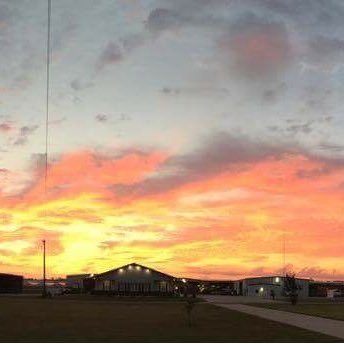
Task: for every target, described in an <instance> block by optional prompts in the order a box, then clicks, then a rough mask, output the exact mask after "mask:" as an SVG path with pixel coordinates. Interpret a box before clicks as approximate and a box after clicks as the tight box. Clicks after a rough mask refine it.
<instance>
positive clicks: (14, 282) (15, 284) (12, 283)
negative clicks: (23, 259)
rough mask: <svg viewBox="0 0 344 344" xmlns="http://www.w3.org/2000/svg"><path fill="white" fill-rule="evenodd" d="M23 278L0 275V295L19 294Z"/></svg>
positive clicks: (21, 289)
mask: <svg viewBox="0 0 344 344" xmlns="http://www.w3.org/2000/svg"><path fill="white" fill-rule="evenodd" d="M23 281H24V279H23V276H17V275H10V274H0V293H21V292H22V291H23Z"/></svg>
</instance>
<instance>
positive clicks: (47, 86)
mask: <svg viewBox="0 0 344 344" xmlns="http://www.w3.org/2000/svg"><path fill="white" fill-rule="evenodd" d="M50 21H51V0H48V31H47V61H46V63H47V83H46V113H45V171H44V197H45V201H46V195H47V182H48V138H49V86H50V73H49V72H50ZM42 242H43V293H42V296H43V297H46V296H47V290H46V269H45V240H42Z"/></svg>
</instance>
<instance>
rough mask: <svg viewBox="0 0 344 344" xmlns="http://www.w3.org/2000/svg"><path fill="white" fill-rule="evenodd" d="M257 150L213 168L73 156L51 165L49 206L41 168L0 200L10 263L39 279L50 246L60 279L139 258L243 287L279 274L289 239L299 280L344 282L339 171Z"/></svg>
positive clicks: (200, 157) (198, 161)
mask: <svg viewBox="0 0 344 344" xmlns="http://www.w3.org/2000/svg"><path fill="white" fill-rule="evenodd" d="M236 143H237V145H236V147H238V143H240V142H238V141H237V142H236ZM221 144H223V142H222V143H221ZM252 147H253V145H252V146H251V145H247V144H245V145H243V146H242V151H244V153H242V154H239V153H236V152H235V151H233V150H232V151H231V152H230V156H228V157H226V156H225V155H223V154H225V152H224V153H222V152H221V155H219V156H218V157H217V158H215V157H214V156H213V155H211V156H209V148H208V151H207V152H208V153H207V154H203V153H200V152H198V153H197V155H193V156H190V157H187V156H185V157H183V158H180V157H179V158H175V157H167V155H166V154H164V153H160V152H151V153H148V152H146V153H140V152H135V151H128V152H125V153H122V154H121V155H118V156H110V155H98V154H95V153H94V152H89V151H81V152H74V153H69V154H66V155H64V156H62V157H61V158H59V159H58V160H56V161H53V162H52V163H51V164H50V166H49V174H48V177H49V178H48V183H47V188H48V196H47V197H46V198H44V197H43V196H44V193H43V191H44V175H43V174H42V167H41V166H40V164H39V163H38V164H37V167H36V168H35V169H34V176H35V178H34V182H33V183H32V185H31V187H30V188H27V189H26V190H24V191H23V192H22V193H21V194H20V195H17V196H15V197H13V196H11V197H9V196H5V195H2V196H1V197H2V198H1V204H2V210H1V214H2V215H1V216H2V218H3V222H2V224H0V231H1V233H2V236H1V241H0V250H1V252H3V253H5V255H4V257H5V258H4V259H5V260H4V261H2V264H3V266H7V267H8V268H9V269H11V271H13V270H15V271H16V272H22V273H25V274H27V275H38V274H39V273H40V271H41V266H40V264H41V261H40V259H39V252H40V248H39V247H38V246H37V245H38V243H39V242H40V240H41V239H42V238H45V239H46V240H47V242H48V247H49V250H48V255H49V268H50V270H49V273H50V274H51V275H55V276H56V275H61V274H66V273H69V272H70V273H72V272H79V271H87V270H90V271H91V272H100V271H102V270H106V269H108V268H111V267H113V266H117V265H120V264H124V263H127V262H128V261H134V260H136V261H140V262H142V263H145V264H147V265H150V266H152V267H155V268H158V269H162V270H166V271H168V272H170V273H172V274H176V275H179V276H182V275H183V276H190V277H202V278H204V277H207V278H230V277H231V278H235V277H240V276H244V275H253V274H262V273H276V272H280V271H281V270H282V268H283V267H282V262H283V256H282V247H283V241H284V242H285V247H286V257H285V261H286V263H287V264H288V265H289V267H292V268H293V269H294V270H295V271H296V272H298V273H299V274H300V275H304V276H305V277H314V278H316V277H319V278H320V277H321V278H325V276H328V275H331V274H332V275H333V272H332V271H333V269H335V270H336V272H335V274H334V275H333V276H335V277H337V278H340V276H343V275H344V271H343V270H342V268H341V267H342V266H343V264H342V263H343V255H342V247H341V242H340V240H339V238H340V237H341V236H342V235H343V229H344V216H343V211H342V210H343V209H342V204H343V188H340V185H342V182H343V180H342V176H343V166H342V164H341V163H335V162H331V161H328V160H326V159H323V158H315V157H311V156H308V155H307V154H304V153H302V152H299V153H294V154H292V153H283V151H280V150H279V149H277V150H276V149H271V148H269V147H265V146H262V145H261V146H260V147H259V152H258V153H257V154H258V157H257V155H256V153H255V152H256V150H253V151H252V152H253V153H252V152H250V150H251V149H252ZM214 151H215V152H216V149H215V147H214ZM264 151H265V152H266V153H263V154H262V152H264ZM219 154H220V153H219ZM209 159H210V160H209ZM224 161H225V163H224ZM203 164H204V166H206V167H205V168H201V166H202V165H203ZM147 181H149V182H147ZM164 183H166V184H164ZM34 243H36V246H35V244H34ZM4 264H5V265H4Z"/></svg>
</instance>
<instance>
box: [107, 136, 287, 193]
mask: <svg viewBox="0 0 344 344" xmlns="http://www.w3.org/2000/svg"><path fill="white" fill-rule="evenodd" d="M287 151H289V152H292V151H293V149H292V148H291V147H289V148H286V147H283V146H280V145H278V144H268V143H265V142H263V141H255V140H251V139H249V138H247V137H242V136H235V135H231V134H229V133H225V132H220V133H217V134H216V135H212V136H210V137H208V139H207V141H206V142H205V143H204V144H203V145H202V146H201V147H200V148H199V149H197V150H195V151H193V152H191V153H189V154H186V155H183V156H174V157H171V158H170V159H168V160H167V161H166V162H165V163H164V164H163V165H162V168H161V170H160V172H161V175H160V176H157V177H152V178H148V179H146V180H144V181H143V182H141V183H138V184H133V185H130V186H123V185H113V186H112V187H111V189H112V190H113V191H114V192H115V193H120V194H123V195H128V193H129V194H130V193H134V194H139V195H145V194H159V193H163V192H166V191H169V190H171V189H174V188H178V187H179V186H181V185H183V184H186V183H189V182H193V181H197V180H201V179H203V178H206V177H209V176H213V175H216V174H219V173H222V172H225V171H230V170H235V169H238V168H239V169H240V168H242V166H243V165H244V164H246V163H252V162H256V161H259V160H262V159H265V158H268V157H275V158H280V157H282V155H283V154H285V153H286V152H287Z"/></svg>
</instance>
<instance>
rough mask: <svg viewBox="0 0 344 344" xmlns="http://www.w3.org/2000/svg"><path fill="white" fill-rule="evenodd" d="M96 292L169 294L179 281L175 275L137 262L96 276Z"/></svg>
mask: <svg viewBox="0 0 344 344" xmlns="http://www.w3.org/2000/svg"><path fill="white" fill-rule="evenodd" d="M94 279H95V289H94V290H95V292H96V293H103V292H105V293H113V294H119V295H126V294H130V295H132V294H137V295H169V294H173V293H174V292H175V290H176V285H177V283H178V281H177V279H176V278H174V277H173V276H170V275H167V274H165V273H162V272H160V271H157V270H154V269H151V268H148V267H146V266H143V265H139V264H136V263H132V264H128V265H124V266H121V267H119V268H116V269H113V270H110V271H106V272H104V273H101V274H97V275H95V276H94Z"/></svg>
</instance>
